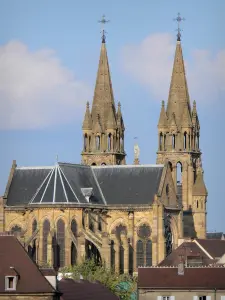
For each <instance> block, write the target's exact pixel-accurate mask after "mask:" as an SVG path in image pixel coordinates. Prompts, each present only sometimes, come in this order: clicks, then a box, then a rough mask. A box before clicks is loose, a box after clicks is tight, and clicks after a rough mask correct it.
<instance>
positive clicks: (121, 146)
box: [120, 137, 123, 152]
mask: <svg viewBox="0 0 225 300" xmlns="http://www.w3.org/2000/svg"><path fill="white" fill-rule="evenodd" d="M120 152H123V138H122V137H120Z"/></svg>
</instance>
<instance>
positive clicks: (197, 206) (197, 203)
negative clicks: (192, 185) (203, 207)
mask: <svg viewBox="0 0 225 300" xmlns="http://www.w3.org/2000/svg"><path fill="white" fill-rule="evenodd" d="M196 207H197V208H198V200H197V201H196Z"/></svg>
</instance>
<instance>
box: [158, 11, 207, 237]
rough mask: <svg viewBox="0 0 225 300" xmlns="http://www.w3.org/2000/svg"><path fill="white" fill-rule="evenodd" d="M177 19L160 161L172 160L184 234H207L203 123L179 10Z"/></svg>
mask: <svg viewBox="0 0 225 300" xmlns="http://www.w3.org/2000/svg"><path fill="white" fill-rule="evenodd" d="M175 20H176V21H177V22H178V30H177V31H178V34H177V41H176V50H175V56H174V63H173V69H172V76H171V83H170V88H169V96H168V102H167V109H166V111H165V109H164V107H163V106H162V108H161V113H160V118H159V123H158V140H159V142H158V151H157V163H159V164H162V163H165V162H166V161H169V164H170V168H171V171H172V177H173V180H174V183H175V186H176V189H177V193H179V197H180V198H181V200H182V205H183V209H184V212H185V214H184V235H185V236H187V237H190V236H195V237H199V238H205V234H206V201H207V189H206V186H205V183H204V178H203V170H202V169H200V168H199V167H198V166H197V162H198V161H200V160H201V154H202V153H201V151H200V146H199V141H200V124H199V119H198V114H197V109H196V102H195V101H194V102H193V110H192V109H191V105H190V98H189V92H188V85H187V79H186V74H185V66H184V59H183V54H182V47H181V33H180V32H181V29H180V27H179V22H180V21H181V20H183V19H181V17H180V14H178V17H177V18H176V19H175ZM165 116H166V117H167V126H165ZM180 193H181V195H180ZM195 212H197V214H195ZM191 224H192V225H191Z"/></svg>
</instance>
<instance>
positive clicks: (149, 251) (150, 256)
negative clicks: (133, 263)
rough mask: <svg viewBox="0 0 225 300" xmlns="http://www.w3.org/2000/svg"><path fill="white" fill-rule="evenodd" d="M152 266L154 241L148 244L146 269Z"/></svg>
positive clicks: (149, 241)
mask: <svg viewBox="0 0 225 300" xmlns="http://www.w3.org/2000/svg"><path fill="white" fill-rule="evenodd" d="M151 265H152V241H151V240H148V241H147V243H146V267H150V266H151Z"/></svg>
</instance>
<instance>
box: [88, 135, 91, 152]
mask: <svg viewBox="0 0 225 300" xmlns="http://www.w3.org/2000/svg"><path fill="white" fill-rule="evenodd" d="M90 148H91V137H90V136H89V138H88V150H89V152H90Z"/></svg>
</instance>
